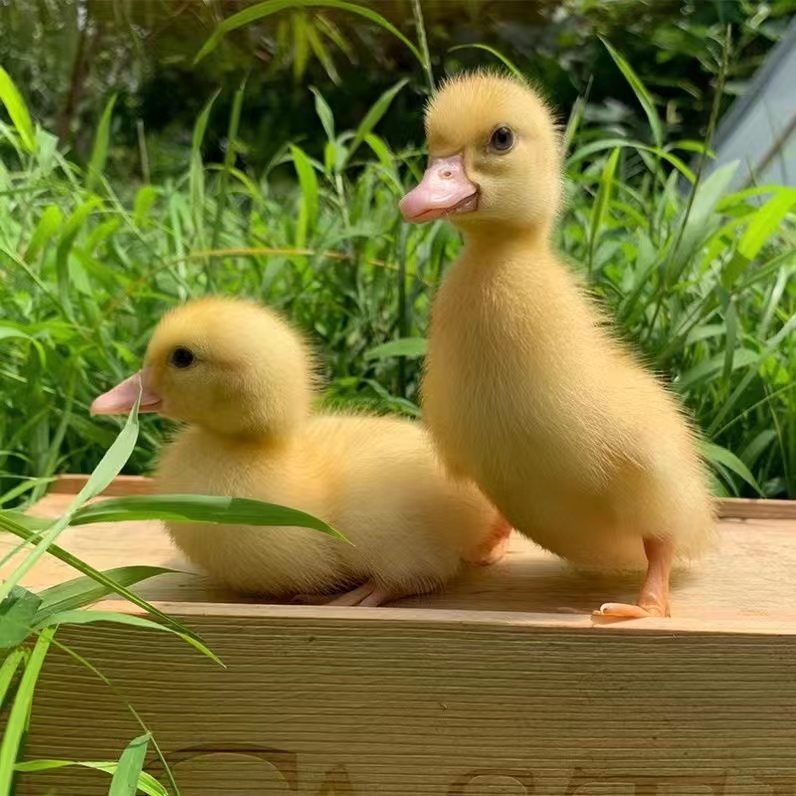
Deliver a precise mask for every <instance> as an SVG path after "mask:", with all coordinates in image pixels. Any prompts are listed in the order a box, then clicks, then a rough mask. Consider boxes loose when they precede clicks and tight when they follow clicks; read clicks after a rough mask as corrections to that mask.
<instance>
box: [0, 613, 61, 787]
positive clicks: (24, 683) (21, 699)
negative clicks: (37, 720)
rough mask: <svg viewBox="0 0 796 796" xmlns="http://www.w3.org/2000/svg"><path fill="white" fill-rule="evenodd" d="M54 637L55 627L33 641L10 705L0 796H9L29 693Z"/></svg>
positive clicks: (0, 752)
mask: <svg viewBox="0 0 796 796" xmlns="http://www.w3.org/2000/svg"><path fill="white" fill-rule="evenodd" d="M54 635H55V628H48V629H47V630H45V631H44V632H43V633H42V634H41V635H40V636H39V637H38V639H36V644H35V645H34V646H33V649H32V650H31V653H30V657H29V658H28V661H27V663H26V664H25V670H24V671H23V672H22V677H20V680H19V687H18V688H17V693H16V696H15V697H14V704H13V705H12V706H11V710H10V711H9V713H8V721H7V722H6V726H5V730H4V731H3V740H2V743H0V796H9V794H10V793H11V783H12V780H13V776H14V763H15V762H16V759H17V753H18V751H19V746H20V743H21V742H22V738H23V737H24V735H25V733H26V732H27V728H28V723H29V720H30V709H31V705H32V704H33V691H34V689H35V687H36V681H37V680H38V678H39V673H40V672H41V667H42V665H43V664H44V658H45V656H46V655H47V650H48V649H49V648H50V642H51V641H52V638H53V636H54Z"/></svg>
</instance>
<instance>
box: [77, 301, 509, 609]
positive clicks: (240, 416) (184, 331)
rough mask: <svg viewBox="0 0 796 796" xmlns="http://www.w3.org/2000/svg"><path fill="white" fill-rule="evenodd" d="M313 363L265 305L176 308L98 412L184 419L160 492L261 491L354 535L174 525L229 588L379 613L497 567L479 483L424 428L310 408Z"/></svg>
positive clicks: (160, 474)
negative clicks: (474, 570)
mask: <svg viewBox="0 0 796 796" xmlns="http://www.w3.org/2000/svg"><path fill="white" fill-rule="evenodd" d="M314 372H315V364H314V361H313V357H312V355H311V352H310V349H309V347H308V346H307V344H306V343H305V342H304V341H303V339H302V338H301V336H300V335H299V334H298V332H297V331H296V330H295V329H293V328H292V327H291V326H290V325H288V323H287V322H286V321H285V320H283V319H282V318H281V317H279V316H278V315H277V314H275V313H274V312H272V311H270V310H268V309H267V308H265V307H262V306H259V305H257V304H255V303H251V302H247V301H241V300H232V299H222V298H208V299H200V300H195V301H191V302H188V303H186V304H184V305H182V306H179V307H177V308H175V309H173V310H172V311H170V312H169V313H167V314H166V315H165V316H164V317H163V318H162V319H161V321H160V323H159V325H158V326H157V328H156V329H155V332H154V334H153V337H152V339H151V342H150V343H149V346H148V348H147V352H146V357H145V361H144V366H143V369H142V370H141V371H140V372H139V373H137V374H135V375H134V376H131V377H129V378H128V379H126V380H125V381H123V382H121V384H119V385H117V386H116V387H114V388H113V389H111V390H110V391H109V392H107V393H105V394H103V395H101V396H100V397H98V398H97V399H96V400H95V401H94V402H93V404H92V406H91V412H92V414H117V413H124V412H128V411H129V410H130V409H131V407H132V406H133V404H134V402H135V399H136V397H137V395H138V391H139V389H140V388H142V398H141V403H140V411H142V412H157V413H159V414H160V415H162V416H163V417H165V418H169V419H171V420H175V421H179V422H181V423H183V424H184V427H183V428H182V430H179V431H178V432H177V433H176V436H175V437H174V438H173V440H172V441H171V442H170V443H169V444H168V445H167V446H166V447H165V450H164V451H163V452H162V455H161V456H160V461H159V464H158V467H157V474H156V483H157V485H158V489H159V491H161V492H163V493H181V494H208V495H225V496H235V497H248V498H254V499H259V500H263V501H267V502H271V503H277V504H281V505H286V506H291V507H293V508H297V509H301V510H303V511H306V512H308V513H310V514H312V515H314V516H317V517H319V518H322V519H324V520H325V521H326V522H328V523H329V524H331V525H332V526H334V527H336V528H337V529H339V530H340V531H341V532H342V533H343V534H344V535H345V536H346V537H347V539H348V540H349V541H350V542H351V543H352V544H351V545H348V544H345V543H343V542H341V541H339V540H336V539H333V538H330V537H328V536H326V535H324V534H321V533H318V532H317V531H314V530H311V529H307V528H255V527H247V526H240V525H229V526H223V525H208V524H202V523H190V524H187V523H171V522H167V523H166V528H167V530H168V533H169V534H170V535H171V538H172V539H173V541H174V543H175V544H176V545H177V547H178V548H180V549H181V550H182V551H183V552H184V553H185V555H186V556H187V557H188V558H189V559H190V560H191V561H193V562H194V563H195V564H197V565H198V566H200V567H201V568H203V569H204V570H206V571H207V572H208V573H209V574H210V575H211V576H213V577H214V578H215V579H216V580H217V581H219V582H220V583H222V584H224V585H226V586H227V587H229V588H231V589H233V590H237V591H240V592H244V593H253V594H261V595H270V596H272V597H277V598H285V597H293V598H295V597H297V596H298V595H299V594H307V593H308V594H314V595H318V594H321V595H322V594H328V593H330V592H333V591H339V590H340V589H342V588H350V587H355V588H353V590H351V591H350V592H348V593H346V594H343V595H342V596H340V597H339V598H337V599H336V600H333V603H334V604H338V605H363V606H377V605H381V604H382V603H385V602H388V601H391V600H395V599H398V598H400V597H403V596H408V595H412V594H419V593H424V592H428V591H431V590H433V589H435V588H437V587H439V586H440V585H442V584H443V583H444V582H445V581H447V580H448V579H449V578H451V577H452V576H453V575H454V574H455V573H456V571H457V570H458V569H459V566H460V564H461V562H462V561H463V560H467V561H472V562H474V563H489V562H491V561H493V560H495V559H497V558H499V557H500V555H501V554H502V551H503V549H504V548H505V538H506V536H507V532H508V531H507V529H506V528H505V524H504V523H501V522H500V520H499V516H498V514H497V512H496V510H495V509H494V507H493V506H491V504H489V503H488V501H487V500H486V499H485V498H484V497H483V495H482V494H481V493H480V492H479V491H478V490H477V489H476V488H475V487H470V486H466V485H465V486H462V485H460V484H458V483H456V482H454V481H453V480H452V479H450V478H449V477H448V475H447V474H446V472H445V471H444V469H443V468H442V466H441V464H440V463H439V461H438V460H437V457H436V455H435V451H434V448H433V444H432V442H431V440H430V438H429V436H428V433H427V432H426V430H425V429H423V428H422V427H421V426H419V425H417V424H415V423H413V422H411V421H408V420H402V419H397V418H390V417H369V416H361V415H359V416H358V415H328V414H313V413H312V411H311V403H312V401H313V399H314V397H315V381H316V380H315V376H314Z"/></svg>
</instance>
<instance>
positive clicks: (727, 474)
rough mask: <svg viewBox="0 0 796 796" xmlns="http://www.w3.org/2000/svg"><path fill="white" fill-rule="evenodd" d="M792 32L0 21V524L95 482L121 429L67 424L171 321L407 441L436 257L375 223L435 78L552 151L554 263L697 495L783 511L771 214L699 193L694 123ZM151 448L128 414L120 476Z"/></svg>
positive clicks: (358, 8) (191, 17) (570, 1)
mask: <svg viewBox="0 0 796 796" xmlns="http://www.w3.org/2000/svg"><path fill="white" fill-rule="evenodd" d="M247 12H248V13H249V15H250V16H251V17H252V18H251V19H250V20H248V21H246V20H245V19H242V18H241V17H236V16H235V15H236V14H243V15H244V17H245V15H246V14H247ZM794 13H796V0H772V2H768V3H763V2H751V1H750V0H691V2H675V1H674V0H654V2H653V0H649V2H643V1H642V0H603V1H602V2H598V0H561V1H558V2H554V1H553V0H528V1H527V2H506V1H505V0H504V1H503V2H486V1H485V0H463V1H462V2H445V1H444V0H422V2H418V1H417V0H385V1H384V2H370V3H347V2H343V1H342V0H326V2H317V3H311V2H301V1H300V0H269V2H265V3H256V2H218V1H214V0H207V1H206V2H200V1H199V0H182V1H181V0H17V1H16V2H15V1H14V0H11V1H10V2H9V1H8V0H6V2H1V1H0V66H2V67H3V69H4V70H5V72H6V73H7V75H8V76H9V78H10V80H11V81H13V84H12V86H13V85H15V86H16V88H17V90H18V93H19V97H17V98H15V95H14V92H13V91H12V89H9V87H8V84H4V85H3V86H2V87H0V88H2V91H0V93H2V94H3V97H2V98H3V101H4V104H5V105H6V111H10V113H5V114H3V115H0V157H2V165H1V166H0V272H1V273H2V280H1V281H0V383H1V384H2V391H1V392H0V401H2V411H0V504H2V502H5V503H7V504H11V503H15V502H17V501H19V500H20V499H23V498H25V497H30V496H36V495H38V494H40V492H41V491H42V490H43V489H44V488H45V484H46V479H48V478H49V477H51V476H52V475H53V474H54V473H57V472H64V471H83V472H88V471H90V470H91V469H93V467H94V465H95V464H96V462H97V461H98V459H99V457H100V456H101V455H102V451H103V450H104V449H105V448H106V447H107V445H108V444H109V443H110V441H111V440H112V439H113V436H114V434H115V431H116V429H117V428H118V426H114V425H113V422H114V421H108V420H106V419H103V420H98V421H93V420H91V419H90V418H89V416H88V411H87V410H88V405H89V403H90V401H91V399H92V398H93V397H94V396H95V395H96V394H97V393H98V392H100V391H101V390H104V389H107V388H108V387H109V386H110V385H111V384H112V383H114V382H115V381H117V380H119V379H120V378H122V377H123V376H125V375H127V374H128V373H129V372H130V371H132V370H133V369H136V368H137V367H138V363H139V361H140V358H141V356H142V354H143V352H144V349H145V345H146V340H147V338H148V335H149V334H150V332H151V330H152V328H153V326H154V324H155V323H156V322H157V320H158V318H159V316H160V315H161V314H162V312H163V311H164V310H165V309H167V308H168V307H169V306H171V305H173V304H174V303H175V302H178V301H180V300H183V299H185V298H187V297H189V296H192V295H202V294H204V293H208V292H225V293H237V294H242V295H251V296H255V297H258V298H261V299H263V300H265V301H267V302H269V303H270V304H272V305H273V306H276V307H278V308H281V309H283V310H284V311H285V312H286V313H287V314H288V315H290V317H292V318H293V319H294V321H295V322H296V323H298V324H299V325H300V326H301V327H302V328H304V329H305V330H306V331H307V332H308V333H309V334H310V335H311V337H312V339H313V340H314V342H315V344H316V345H317V347H318V349H319V351H320V352H321V353H322V355H323V357H324V361H325V363H326V377H327V386H328V390H327V393H326V399H327V401H328V403H329V404H330V405H334V406H341V405H342V406H351V405H354V404H356V405H359V406H366V407H369V408H372V409H374V410H376V411H399V412H405V413H407V414H410V415H413V416H416V415H418V413H419V410H418V405H417V404H418V395H417V388H418V374H419V368H420V363H421V355H422V352H423V347H424V339H423V338H424V335H425V332H426V323H427V317H428V306H429V301H430V299H431V297H432V296H433V291H434V287H435V285H436V284H437V283H438V281H439V278H440V276H441V274H442V273H443V272H444V269H445V268H446V267H447V265H448V264H449V263H450V262H451V261H452V260H453V258H454V257H455V256H456V253H457V251H458V248H459V246H460V240H459V237H458V235H457V234H456V233H455V231H454V230H452V229H451V228H449V227H447V226H446V225H444V224H441V223H437V224H434V225H430V226H428V227H423V228H409V227H408V226H407V225H406V224H404V223H403V222H402V221H401V219H400V216H399V214H398V210H397V203H398V200H399V198H400V196H401V195H402V193H403V191H404V190H406V189H407V188H408V187H409V186H410V185H411V184H412V181H413V180H415V179H416V178H417V176H418V175H419V173H420V169H421V168H422V164H423V151H422V147H423V131H422V110H423V104H424V102H425V100H426V98H427V96H428V94H429V92H430V86H431V83H432V80H436V81H438V80H439V79H440V78H442V77H443V76H444V74H445V73H446V72H448V71H455V70H458V69H461V68H471V67H476V66H484V65H489V66H500V65H501V62H504V64H507V65H508V66H507V68H512V69H516V70H517V71H519V72H521V73H523V74H525V75H527V76H528V77H530V78H531V79H532V80H533V81H534V82H536V83H537V84H538V85H539V86H540V87H541V89H542V91H543V92H544V93H545V94H546V95H547V96H548V97H549V98H550V100H551V101H552V102H553V104H554V106H555V108H556V109H557V112H558V114H559V117H560V119H561V123H562V126H565V127H566V138H567V154H568V159H567V174H566V176H567V191H566V196H567V207H566V211H565V213H564V215H563V218H562V222H561V225H560V228H559V230H558V231H557V244H558V245H559V247H560V249H561V250H562V252H563V253H564V254H565V255H566V257H567V258H568V260H569V261H570V262H571V263H572V266H573V267H574V268H576V269H579V270H581V271H582V272H583V273H584V275H585V276H586V278H587V279H588V280H589V282H590V285H591V288H592V290H593V291H594V293H595V294H596V295H597V296H598V298H599V299H600V300H601V301H602V302H603V303H605V304H606V306H607V307H608V309H609V311H610V312H611V314H612V315H613V316H614V317H615V318H616V319H617V323H618V328H619V331H620V333H621V334H622V335H623V336H625V337H626V338H627V339H628V340H630V341H631V342H632V344H633V345H634V346H635V347H636V349H637V350H639V351H640V352H641V353H642V354H643V356H644V357H645V359H646V360H647V361H648V362H649V363H650V365H651V366H653V367H655V368H656V369H657V370H658V371H659V372H660V373H661V375H662V377H663V378H664V379H665V380H666V382H667V383H668V384H670V385H671V386H672V388H673V389H674V390H676V391H677V392H678V393H679V394H680V395H681V396H682V398H683V400H684V402H685V403H686V406H687V408H688V410H689V412H690V413H691V414H693V415H694V417H695V418H696V420H697V422H698V423H699V425H700V426H701V428H702V429H703V430H704V432H705V437H706V445H705V453H706V455H707V457H708V459H709V461H710V463H711V465H712V467H713V472H714V474H715V476H716V489H717V491H718V492H720V493H723V494H743V495H758V494H764V495H767V496H771V497H785V496H790V497H796V398H794V390H793V379H792V374H793V373H794V372H795V371H796V343H795V342H794V334H793V329H794V315H795V314H796V288H794V280H793V278H792V276H793V270H794V265H795V264H796V263H795V262H794V260H795V259H796V258H794V250H795V249H796V247H795V246H794V241H795V240H796V230H795V227H794V220H793V208H794V206H796V191H794V190H793V189H791V188H787V187H786V186H771V185H768V186H766V185H763V186H756V185H754V184H750V185H748V186H747V187H746V188H745V189H744V190H742V191H734V192H731V191H730V190H729V188H728V186H729V183H730V180H731V178H732V167H731V166H725V167H722V168H720V169H718V170H717V171H715V172H713V173H711V174H710V175H709V176H707V172H706V169H705V162H706V160H707V159H709V158H710V156H711V152H710V143H711V139H712V135H713V132H714V131H715V127H716V123H717V121H718V120H719V119H720V118H721V117H722V115H723V114H724V113H725V111H726V110H727V108H728V107H729V106H730V104H731V103H732V101H733V99H734V98H735V97H737V96H739V95H741V94H743V92H744V90H745V88H746V87H747V86H748V82H749V80H750V79H751V78H752V76H753V75H754V74H755V72H756V71H757V69H758V68H759V66H760V64H761V63H762V61H763V59H764V58H765V56H766V54H767V53H768V52H770V50H771V48H772V47H773V46H774V45H775V44H776V42H777V41H778V40H779V38H780V37H781V36H782V34H783V32H784V30H785V28H786V27H787V24H788V23H789V21H790V19H791V18H792V17H793V15H794ZM236 18H237V19H239V20H241V24H240V25H234V24H231V23H230V20H234V19H236ZM243 22H245V24H243ZM226 28H230V30H229V31H228V32H227V33H226V35H223V36H221V35H220V33H221V32H224V30H226ZM232 28H234V29H232ZM214 35H215V36H216V39H217V40H216V39H213V41H214V42H215V43H216V45H217V46H215V47H211V48H209V49H207V51H206V53H205V54H204V56H203V57H202V58H201V59H200V60H199V61H198V62H196V56H197V54H198V53H199V51H200V49H202V47H203V45H205V44H206V43H207V42H208V41H209V40H211V37H213V36H214ZM612 48H613V49H612ZM162 434H163V426H162V424H161V422H160V421H159V420H158V419H156V418H151V417H148V418H146V422H145V424H144V433H143V435H142V444H141V445H140V446H139V449H138V450H137V451H136V453H135V455H134V457H133V459H132V460H131V463H130V467H129V470H130V471H131V472H144V471H146V470H147V469H148V468H149V467H150V466H151V463H152V457H153V455H154V453H155V451H156V450H157V447H158V444H159V440H160V439H161V437H162Z"/></svg>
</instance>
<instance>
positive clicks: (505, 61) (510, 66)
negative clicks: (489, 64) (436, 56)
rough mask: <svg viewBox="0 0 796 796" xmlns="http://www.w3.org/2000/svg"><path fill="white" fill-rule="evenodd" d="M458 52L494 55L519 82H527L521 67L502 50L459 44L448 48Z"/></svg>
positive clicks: (478, 45)
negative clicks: (480, 52)
mask: <svg viewBox="0 0 796 796" xmlns="http://www.w3.org/2000/svg"><path fill="white" fill-rule="evenodd" d="M457 50H483V51H484V52H487V53H489V54H490V55H494V56H495V58H497V59H498V61H500V63H502V64H503V66H505V67H506V69H508V70H509V72H511V74H512V75H514V77H516V78H517V79H518V80H520V81H522V82H523V83H524V82H525V77H524V75H523V74H522V72H521V71H520V69H519V67H518V66H516V65H515V64H514V63H513V62H512V61H510V60H509V59H508V58H506V56H505V55H503V53H502V52H500V50H496V49H495V48H494V47H490V46H489V45H488V44H457V45H456V46H455V47H448V52H449V53H452V52H456V51H457Z"/></svg>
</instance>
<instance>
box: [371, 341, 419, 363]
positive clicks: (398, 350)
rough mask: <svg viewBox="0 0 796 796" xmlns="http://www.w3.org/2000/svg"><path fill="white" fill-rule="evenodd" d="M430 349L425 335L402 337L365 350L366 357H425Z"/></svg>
mask: <svg viewBox="0 0 796 796" xmlns="http://www.w3.org/2000/svg"><path fill="white" fill-rule="evenodd" d="M427 351H428V340H426V339H425V338H424V337H401V338H399V339H398V340H391V341H390V342H389V343H384V344H382V345H377V346H376V347H375V348H371V349H370V351H366V352H365V359H385V358H387V357H424V356H425V355H426V352H427Z"/></svg>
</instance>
